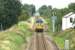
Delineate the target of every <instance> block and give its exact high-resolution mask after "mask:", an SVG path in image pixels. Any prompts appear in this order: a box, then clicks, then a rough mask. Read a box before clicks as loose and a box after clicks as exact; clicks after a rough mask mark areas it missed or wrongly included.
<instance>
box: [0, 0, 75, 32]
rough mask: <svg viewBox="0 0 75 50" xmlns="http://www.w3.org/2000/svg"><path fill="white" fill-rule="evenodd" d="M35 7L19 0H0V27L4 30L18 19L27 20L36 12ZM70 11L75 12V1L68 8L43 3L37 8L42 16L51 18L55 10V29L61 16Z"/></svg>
mask: <svg viewBox="0 0 75 50" xmlns="http://www.w3.org/2000/svg"><path fill="white" fill-rule="evenodd" d="M35 9H36V8H35V6H34V5H33V4H30V5H29V4H22V3H21V2H20V0H0V29H1V25H2V28H3V30H5V29H7V28H9V27H11V26H12V25H14V24H16V23H18V21H24V20H27V19H28V18H29V17H31V16H33V14H34V13H35V12H36V10H35ZM71 11H72V12H75V3H71V4H69V5H68V8H62V9H57V8H52V6H51V5H49V6H46V5H43V6H41V7H40V8H39V9H38V12H39V13H40V15H41V16H42V17H44V18H51V17H52V16H53V12H55V13H54V15H55V16H57V21H56V27H57V28H58V27H59V29H57V28H56V29H57V31H59V30H60V29H61V24H62V21H61V19H62V17H63V16H64V15H65V14H67V13H69V12H71Z"/></svg>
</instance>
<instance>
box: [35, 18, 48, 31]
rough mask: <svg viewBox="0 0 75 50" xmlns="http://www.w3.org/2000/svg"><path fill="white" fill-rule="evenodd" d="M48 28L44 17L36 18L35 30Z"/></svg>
mask: <svg viewBox="0 0 75 50" xmlns="http://www.w3.org/2000/svg"><path fill="white" fill-rule="evenodd" d="M47 29H48V26H47V24H46V21H45V20H44V19H43V18H38V19H35V22H34V31H35V32H44V31H46V30H47Z"/></svg>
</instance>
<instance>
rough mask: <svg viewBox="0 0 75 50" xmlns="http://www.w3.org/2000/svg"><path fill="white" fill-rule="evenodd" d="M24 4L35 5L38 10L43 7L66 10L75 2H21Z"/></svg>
mask: <svg viewBox="0 0 75 50" xmlns="http://www.w3.org/2000/svg"><path fill="white" fill-rule="evenodd" d="M21 2H22V4H33V5H35V7H36V10H37V9H38V8H40V7H41V6H42V5H47V6H48V5H51V6H52V7H53V8H58V9H61V8H65V7H67V6H68V4H70V3H72V2H73V3H74V2H75V0H21Z"/></svg>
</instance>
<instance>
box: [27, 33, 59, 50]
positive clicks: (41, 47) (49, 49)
mask: <svg viewBox="0 0 75 50" xmlns="http://www.w3.org/2000/svg"><path fill="white" fill-rule="evenodd" d="M26 50H59V49H58V47H57V46H56V44H55V43H54V42H53V41H52V40H51V39H50V38H49V37H48V36H47V35H46V34H45V33H34V34H33V36H32V37H31V39H30V41H29V43H28V46H27V48H26Z"/></svg>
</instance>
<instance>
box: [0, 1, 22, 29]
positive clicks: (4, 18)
mask: <svg viewBox="0 0 75 50" xmlns="http://www.w3.org/2000/svg"><path fill="white" fill-rule="evenodd" d="M20 12H21V3H20V1H19V0H0V23H1V24H2V25H3V29H6V28H8V27H10V26H11V25H13V24H15V23H17V21H18V16H19V15H20Z"/></svg>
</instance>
